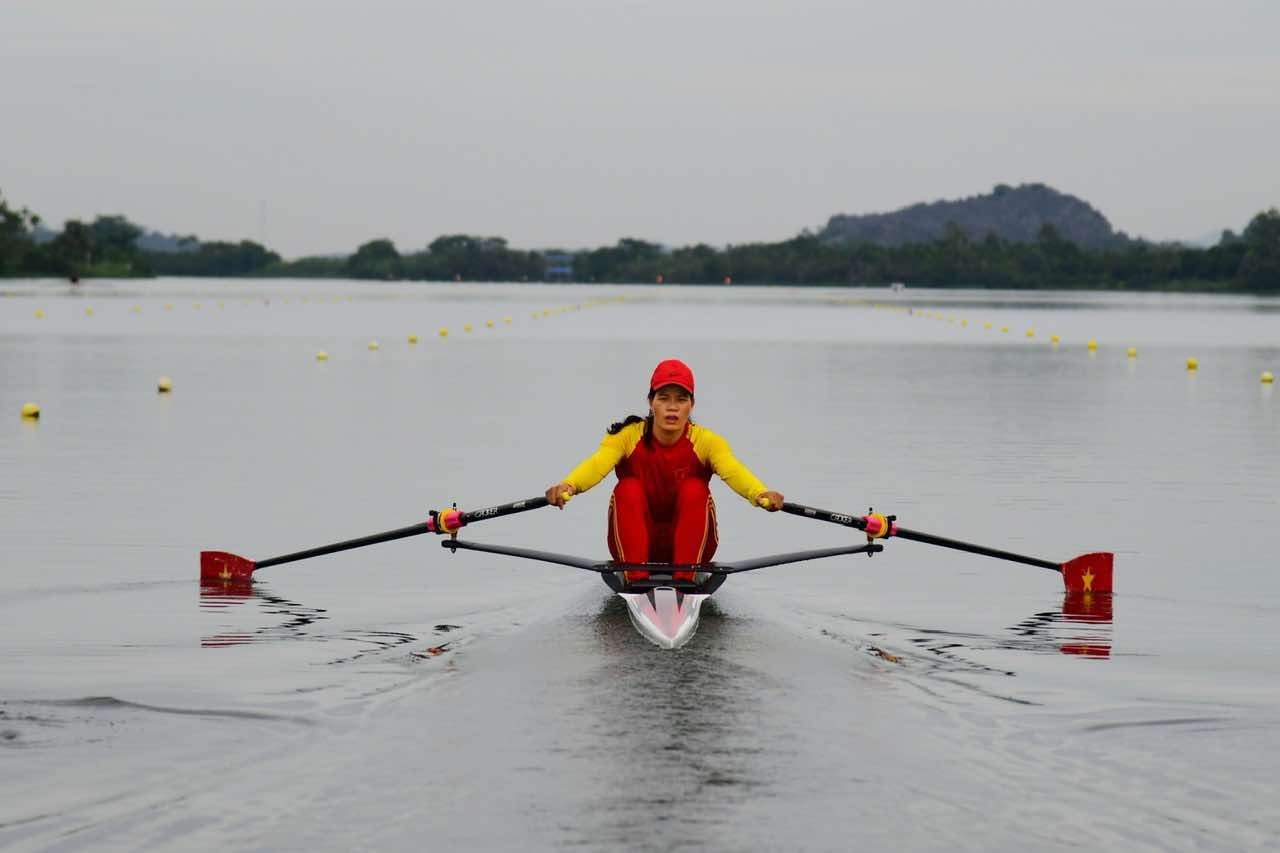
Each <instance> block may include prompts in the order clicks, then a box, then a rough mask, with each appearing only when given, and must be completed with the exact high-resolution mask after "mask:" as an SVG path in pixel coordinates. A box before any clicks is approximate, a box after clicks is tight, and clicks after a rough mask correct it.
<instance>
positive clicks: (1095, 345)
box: [1085, 338, 1098, 352]
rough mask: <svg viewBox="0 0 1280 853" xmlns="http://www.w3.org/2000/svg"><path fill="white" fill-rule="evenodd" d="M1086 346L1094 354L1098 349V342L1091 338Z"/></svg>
mask: <svg viewBox="0 0 1280 853" xmlns="http://www.w3.org/2000/svg"><path fill="white" fill-rule="evenodd" d="M1085 346H1087V347H1088V348H1089V352H1093V351H1094V350H1096V349H1097V348H1098V342H1097V341H1095V340H1094V339H1093V338H1090V339H1089V343H1087V344H1085Z"/></svg>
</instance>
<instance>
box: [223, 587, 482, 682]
mask: <svg viewBox="0 0 1280 853" xmlns="http://www.w3.org/2000/svg"><path fill="white" fill-rule="evenodd" d="M200 609H201V610H202V611H205V612H207V613H212V614H217V615H221V616H225V617H228V618H227V619H225V620H224V621H223V622H222V623H221V624H219V625H217V626H216V629H217V633H214V634H211V635H207V636H204V637H201V638H200V645H201V646H204V647H206V648H220V647H224V646H239V645H243V644H245V643H261V642H274V641H278V640H301V639H307V640H311V641H315V642H330V641H334V640H341V641H345V642H351V643H356V644H357V645H359V646H360V647H361V648H360V650H359V651H357V652H355V653H354V654H349V655H343V656H342V657H338V658H334V659H331V660H328V661H326V663H328V664H329V665H333V664H343V663H350V662H352V661H355V660H359V659H360V658H363V657H367V656H369V655H374V654H378V653H381V652H384V651H386V650H387V649H393V648H396V647H398V646H403V645H406V644H408V643H413V642H416V641H417V640H418V639H420V638H419V637H418V636H417V635H415V634H409V633H406V632H404V631H388V630H383V629H348V630H344V631H342V632H341V633H337V634H326V633H323V632H317V631H316V626H317V625H318V624H319V623H322V622H326V621H328V620H329V616H328V614H327V611H326V610H325V609H324V608H322V607H308V606H306V605H305V604H299V603H298V602H296V601H291V600H289V599H287V598H284V597H282V596H279V595H275V594H274V593H271V592H269V591H268V590H267V588H266V587H264V586H262V585H261V584H225V585H224V584H203V585H201V587H200ZM231 618H234V619H235V621H234V622H233V621H230V620H231ZM259 619H261V620H262V621H265V622H267V624H265V625H260V626H258V627H256V628H252V629H242V628H240V627H239V625H240V624H241V623H243V622H245V621H250V620H253V621H258V620H259ZM457 627H458V626H456V625H437V626H436V627H435V631H436V632H437V633H440V632H441V631H448V630H452V629H454V628H457ZM448 648H449V643H443V644H439V645H434V646H431V647H430V648H428V649H425V650H424V651H423V652H422V653H415V656H419V657H423V656H425V657H435V656H437V655H440V654H442V653H443V652H445V651H447V650H448Z"/></svg>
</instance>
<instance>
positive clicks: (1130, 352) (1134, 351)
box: [1125, 347, 1138, 358]
mask: <svg viewBox="0 0 1280 853" xmlns="http://www.w3.org/2000/svg"><path fill="white" fill-rule="evenodd" d="M1125 355H1127V356H1129V358H1137V357H1138V348H1137V347H1129V348H1128V349H1127V350H1125Z"/></svg>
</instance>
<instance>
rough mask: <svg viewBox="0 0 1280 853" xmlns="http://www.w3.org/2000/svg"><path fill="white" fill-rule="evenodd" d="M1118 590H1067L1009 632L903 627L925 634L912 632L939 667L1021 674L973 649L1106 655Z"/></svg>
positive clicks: (910, 639) (918, 646) (934, 667)
mask: <svg viewBox="0 0 1280 853" xmlns="http://www.w3.org/2000/svg"><path fill="white" fill-rule="evenodd" d="M1112 599H1113V596H1111V595H1105V594H1095V593H1073V592H1064V593H1063V595H1062V603H1061V605H1060V606H1058V607H1056V608H1053V609H1050V610H1042V611H1039V612H1037V613H1034V614H1032V615H1031V616H1028V617H1027V618H1026V619H1023V620H1022V621H1020V622H1018V623H1017V624H1016V625H1013V626H1012V627H1010V628H1009V629H1008V632H1009V633H1008V634H1003V635H994V636H991V635H987V634H978V633H963V632H956V631H950V630H946V629H942V628H919V627H916V628H911V627H910V626H900V627H904V628H906V629H907V630H909V631H912V632H913V633H917V634H920V635H922V636H914V637H908V638H907V641H908V642H910V643H912V644H913V645H914V646H915V647H916V649H918V650H919V651H920V652H923V653H925V654H927V655H928V656H929V657H928V658H927V660H929V661H930V662H931V667H930V670H931V671H934V672H947V673H954V672H958V671H967V672H985V673H991V674H995V675H1007V676H1012V675H1017V673H1016V672H1015V671H1013V670H1010V669H1004V668H999V667H994V666H990V665H988V664H984V663H980V662H978V661H976V660H973V659H972V657H970V656H969V655H968V654H967V653H968V652H982V651H988V650H991V649H1006V650H1012V651H1023V652H1053V653H1060V654H1064V655H1077V656H1081V657H1089V658H1099V659H1105V658H1109V657H1110V656H1111V637H1112V623H1113V620H1114V615H1113V603H1112Z"/></svg>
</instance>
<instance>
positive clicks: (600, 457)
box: [564, 423, 644, 492]
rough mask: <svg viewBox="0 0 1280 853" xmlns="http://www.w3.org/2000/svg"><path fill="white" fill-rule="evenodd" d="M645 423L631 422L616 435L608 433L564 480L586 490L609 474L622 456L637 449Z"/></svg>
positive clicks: (579, 490) (582, 490)
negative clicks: (593, 451)
mask: <svg viewBox="0 0 1280 853" xmlns="http://www.w3.org/2000/svg"><path fill="white" fill-rule="evenodd" d="M643 431H644V424H643V423H638V424H630V425H628V426H627V427H626V428H624V429H622V430H621V431H620V432H618V433H617V434H615V435H606V436H605V437H604V438H603V439H602V440H601V441H600V447H599V448H597V449H596V452H595V453H593V454H591V455H590V456H588V457H587V458H586V459H583V460H582V461H581V462H579V463H578V467H577V468H574V469H573V470H572V471H570V472H569V476H567V477H565V478H564V482H566V483H568V484H569V485H571V486H573V488H574V491H577V492H585V491H586V490H587V489H589V488H591V487H592V486H594V485H595V484H596V483H599V482H600V481H601V480H603V479H604V478H605V477H607V476H608V475H609V472H610V471H612V470H613V469H614V467H615V466H617V464H618V463H619V462H621V461H622V458H623V457H624V456H626V455H627V454H629V453H630V452H631V451H632V450H634V449H635V446H636V444H637V443H638V442H639V441H640V436H641V435H642V434H643Z"/></svg>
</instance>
